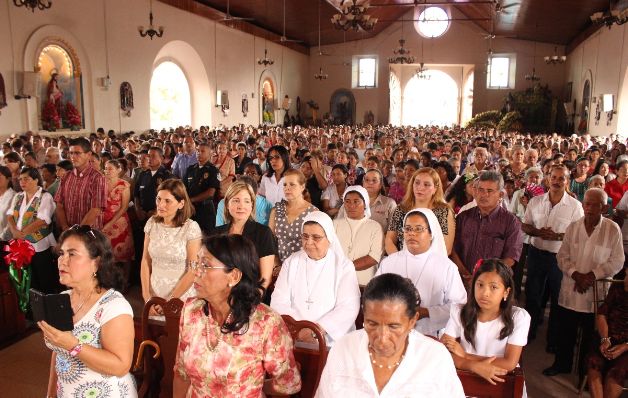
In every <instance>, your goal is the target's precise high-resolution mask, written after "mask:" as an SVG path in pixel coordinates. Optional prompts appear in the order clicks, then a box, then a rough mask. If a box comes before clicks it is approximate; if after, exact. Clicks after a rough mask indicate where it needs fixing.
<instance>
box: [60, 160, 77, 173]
mask: <svg viewBox="0 0 628 398" xmlns="http://www.w3.org/2000/svg"><path fill="white" fill-rule="evenodd" d="M57 167H61V168H62V169H63V170H65V171H72V170H74V165H73V164H72V162H71V161H69V160H62V161H60V162H59V163H57Z"/></svg>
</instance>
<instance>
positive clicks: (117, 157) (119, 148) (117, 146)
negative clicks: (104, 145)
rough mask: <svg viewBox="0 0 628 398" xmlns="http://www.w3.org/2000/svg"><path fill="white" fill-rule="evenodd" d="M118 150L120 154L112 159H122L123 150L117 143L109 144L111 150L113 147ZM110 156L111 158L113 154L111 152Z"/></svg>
mask: <svg viewBox="0 0 628 398" xmlns="http://www.w3.org/2000/svg"><path fill="white" fill-rule="evenodd" d="M114 146H115V147H116V148H118V150H119V151H120V154H119V155H118V156H116V157H115V158H114V159H119V158H123V157H124V149H123V148H122V145H120V143H119V142H118V141H113V142H112V143H111V148H113V147H114ZM111 156H112V157H113V152H111Z"/></svg>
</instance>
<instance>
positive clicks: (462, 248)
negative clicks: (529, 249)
mask: <svg viewBox="0 0 628 398" xmlns="http://www.w3.org/2000/svg"><path fill="white" fill-rule="evenodd" d="M476 184H477V185H476V188H475V195H474V198H475V200H476V202H477V206H475V207H473V208H471V209H469V210H465V211H463V212H461V213H459V214H458V216H457V217H456V237H455V240H454V247H453V251H452V260H453V261H454V263H456V265H457V266H458V270H459V271H460V275H461V276H462V277H463V279H464V280H466V281H471V278H472V274H473V268H474V267H475V264H476V263H477V261H478V260H480V259H487V258H499V259H501V260H502V261H504V263H505V264H506V265H508V266H509V267H512V266H513V265H514V264H515V262H516V261H517V260H518V259H519V257H520V256H521V249H522V247H523V233H522V232H521V227H520V225H521V223H520V222H519V219H518V218H517V217H516V216H515V215H514V214H512V213H511V212H509V211H508V210H506V209H504V207H503V206H501V205H500V202H501V201H502V198H503V196H504V192H503V189H504V178H503V177H502V175H501V174H500V173H499V172H497V171H494V170H487V171H483V172H481V173H480V176H479V178H478V180H477V182H476Z"/></svg>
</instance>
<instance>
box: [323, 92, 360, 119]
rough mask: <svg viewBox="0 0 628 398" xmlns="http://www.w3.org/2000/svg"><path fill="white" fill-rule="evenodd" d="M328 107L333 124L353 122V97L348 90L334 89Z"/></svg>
mask: <svg viewBox="0 0 628 398" xmlns="http://www.w3.org/2000/svg"><path fill="white" fill-rule="evenodd" d="M329 108H330V113H331V117H332V119H333V123H334V124H336V125H338V124H342V125H348V124H354V122H355V98H354V96H353V93H352V92H351V91H350V90H347V89H338V90H336V91H335V92H334V93H333V94H332V96H331V100H330V107H329Z"/></svg>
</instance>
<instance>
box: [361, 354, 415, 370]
mask: <svg viewBox="0 0 628 398" xmlns="http://www.w3.org/2000/svg"><path fill="white" fill-rule="evenodd" d="M405 356H406V354H405V353H404V354H401V358H399V360H398V361H397V362H395V363H393V364H392V365H382V364H379V363H377V361H376V360H375V358H373V353H372V352H371V350H369V357H371V363H372V364H373V365H375V366H377V367H378V368H379V369H383V368H386V369H388V370H391V369H395V368H396V367H398V366H399V364H401V361H403V358H404V357H405Z"/></svg>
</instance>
